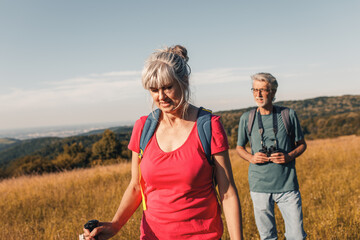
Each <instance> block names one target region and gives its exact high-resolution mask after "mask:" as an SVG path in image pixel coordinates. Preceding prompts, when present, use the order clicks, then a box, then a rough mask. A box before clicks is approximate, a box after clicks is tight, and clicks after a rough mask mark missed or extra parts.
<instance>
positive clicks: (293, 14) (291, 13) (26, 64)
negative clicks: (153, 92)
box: [0, 0, 360, 129]
mask: <svg viewBox="0 0 360 240" xmlns="http://www.w3.org/2000/svg"><path fill="white" fill-rule="evenodd" d="M359 12H360V1H356V0H348V1H334V0H317V1H310V0H305V1H285V0H283V1H280V0H272V1H268V0H267V1H266V0H263V1H211V0H210V1H209V0H206V1H205V0H196V1H194V0H183V1H169V0H168V1H165V0H164V1H156V0H154V1H149V0H147V1H145V0H143V1H118V0H116V1H115V0H107V1H95V0H71V1H70V0H61V1H49V0H43V1H40V0H32V1H29V0H17V1H13V0H0V30H1V31H0V129H12V128H25V127H39V126H56V125H72V124H85V123H102V122H118V123H119V124H121V123H122V122H124V121H135V120H136V119H137V118H139V117H140V116H142V115H146V114H148V112H149V111H150V110H151V101H150V98H149V94H148V92H147V91H145V90H144V89H143V88H142V86H141V80H140V78H141V71H142V67H143V65H144V61H145V60H146V58H147V57H148V56H149V55H150V54H151V53H152V52H153V51H154V50H155V49H158V48H161V47H163V46H170V45H174V44H182V45H184V46H185V47H186V48H187V49H188V51H189V57H190V60H189V65H190V66H191V68H192V75H191V85H192V87H191V89H192V102H193V103H194V104H195V105H197V106H204V107H207V108H210V109H212V110H213V111H218V110H229V109H238V108H243V107H249V106H252V105H253V100H252V94H251V92H250V88H251V81H250V77H249V76H250V75H252V74H254V73H256V72H260V71H266V72H270V73H272V74H273V75H274V76H275V77H277V79H278V82H279V88H278V93H277V99H278V100H296V99H306V98H313V97H318V96H338V95H344V94H360V80H359V75H360V44H359V43H360V14H359Z"/></svg>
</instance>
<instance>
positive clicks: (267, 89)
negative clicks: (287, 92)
mask: <svg viewBox="0 0 360 240" xmlns="http://www.w3.org/2000/svg"><path fill="white" fill-rule="evenodd" d="M251 91H252V92H253V93H258V92H261V93H263V92H264V93H269V92H271V89H269V88H251Z"/></svg>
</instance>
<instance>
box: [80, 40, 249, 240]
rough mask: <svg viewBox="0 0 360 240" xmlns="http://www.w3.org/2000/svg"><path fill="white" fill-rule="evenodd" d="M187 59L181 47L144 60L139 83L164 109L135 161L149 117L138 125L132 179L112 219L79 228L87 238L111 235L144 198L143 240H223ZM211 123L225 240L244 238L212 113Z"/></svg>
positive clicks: (133, 141) (132, 147) (224, 146)
mask: <svg viewBox="0 0 360 240" xmlns="http://www.w3.org/2000/svg"><path fill="white" fill-rule="evenodd" d="M187 61H188V56H187V50H186V49H185V48H184V47H182V46H179V45H177V46H174V47H171V48H165V49H162V50H158V51H157V52H155V53H153V54H152V55H151V56H150V58H149V59H148V61H147V63H146V65H145V67H144V70H143V73H142V83H143V86H144V88H145V89H147V90H149V91H150V95H151V96H152V99H153V102H154V104H155V105H156V106H157V107H158V108H159V109H160V110H161V112H160V116H159V120H158V124H157V128H156V130H155V133H154V134H153V136H152V137H151V139H150V141H149V142H148V144H147V147H146V151H145V152H144V155H143V156H142V159H141V160H139V153H140V147H139V143H140V136H141V132H142V129H143V126H144V123H145V121H146V117H142V118H140V119H139V120H138V121H137V122H136V123H135V125H134V129H133V133H132V136H131V140H130V143H129V146H128V147H129V149H130V150H132V176H131V182H130V184H129V186H128V187H127V189H126V191H125V193H124V196H123V198H122V200H121V203H120V206H119V208H118V210H117V212H116V214H115V216H114V218H113V220H112V221H111V222H101V223H100V224H99V225H100V226H99V227H97V228H95V229H94V230H93V231H92V232H91V233H90V232H89V231H88V230H87V229H84V235H85V237H86V239H94V236H97V237H98V239H99V240H103V239H109V238H110V237H112V236H114V235H115V234H116V233H117V232H118V231H119V230H120V229H121V227H122V226H123V225H124V224H125V223H126V222H127V220H128V219H129V218H130V217H131V216H132V214H133V213H134V211H135V210H136V209H137V208H138V206H139V205H140V202H141V200H142V193H143V194H144V202H145V203H146V210H144V211H143V217H142V221H141V236H140V239H151V240H152V239H216V240H218V239H220V238H221V236H222V233H223V225H222V221H221V210H220V206H219V203H218V201H217V198H216V193H215V188H214V186H213V181H212V176H213V167H212V166H211V165H210V164H209V162H208V161H207V159H206V156H205V154H204V151H203V150H202V147H201V143H200V140H199V137H198V133H197V131H196V130H197V129H196V127H197V125H196V120H197V116H198V112H199V108H197V107H195V106H193V105H191V104H190V103H189V75H190V68H189V66H188V65H187ZM211 126H212V130H211V131H212V139H211V154H212V156H213V159H214V162H215V178H216V181H217V184H218V188H219V195H220V200H221V203H222V206H223V210H224V214H225V217H226V222H227V225H228V229H229V233H230V237H231V239H242V223H241V208H240V202H239V198H238V194H237V190H236V187H235V184H234V180H233V176H232V170H231V164H230V160H229V155H228V148H229V147H228V143H227V138H226V134H225V132H224V129H223V127H222V125H221V123H220V118H219V117H218V116H214V115H212V116H211ZM140 161H141V162H140ZM139 164H140V170H139ZM140 172H141V181H139V177H140ZM140 182H142V184H140Z"/></svg>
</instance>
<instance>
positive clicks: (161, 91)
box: [159, 88, 166, 100]
mask: <svg viewBox="0 0 360 240" xmlns="http://www.w3.org/2000/svg"><path fill="white" fill-rule="evenodd" d="M165 96H166V95H165V92H164V89H162V88H160V89H159V99H160V100H163V99H165Z"/></svg>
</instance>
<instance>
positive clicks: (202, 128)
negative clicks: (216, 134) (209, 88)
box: [196, 107, 214, 166]
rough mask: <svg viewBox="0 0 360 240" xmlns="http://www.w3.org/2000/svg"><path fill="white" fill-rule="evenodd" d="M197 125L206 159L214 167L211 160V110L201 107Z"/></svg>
mask: <svg viewBox="0 0 360 240" xmlns="http://www.w3.org/2000/svg"><path fill="white" fill-rule="evenodd" d="M196 124H197V129H198V134H199V138H200V141H201V145H202V147H203V149H204V152H205V155H206V158H207V160H208V162H209V164H210V165H212V166H213V165H214V162H213V160H212V158H211V136H212V133H211V110H208V109H205V108H203V107H200V110H199V113H198V117H197V121H196Z"/></svg>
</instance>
